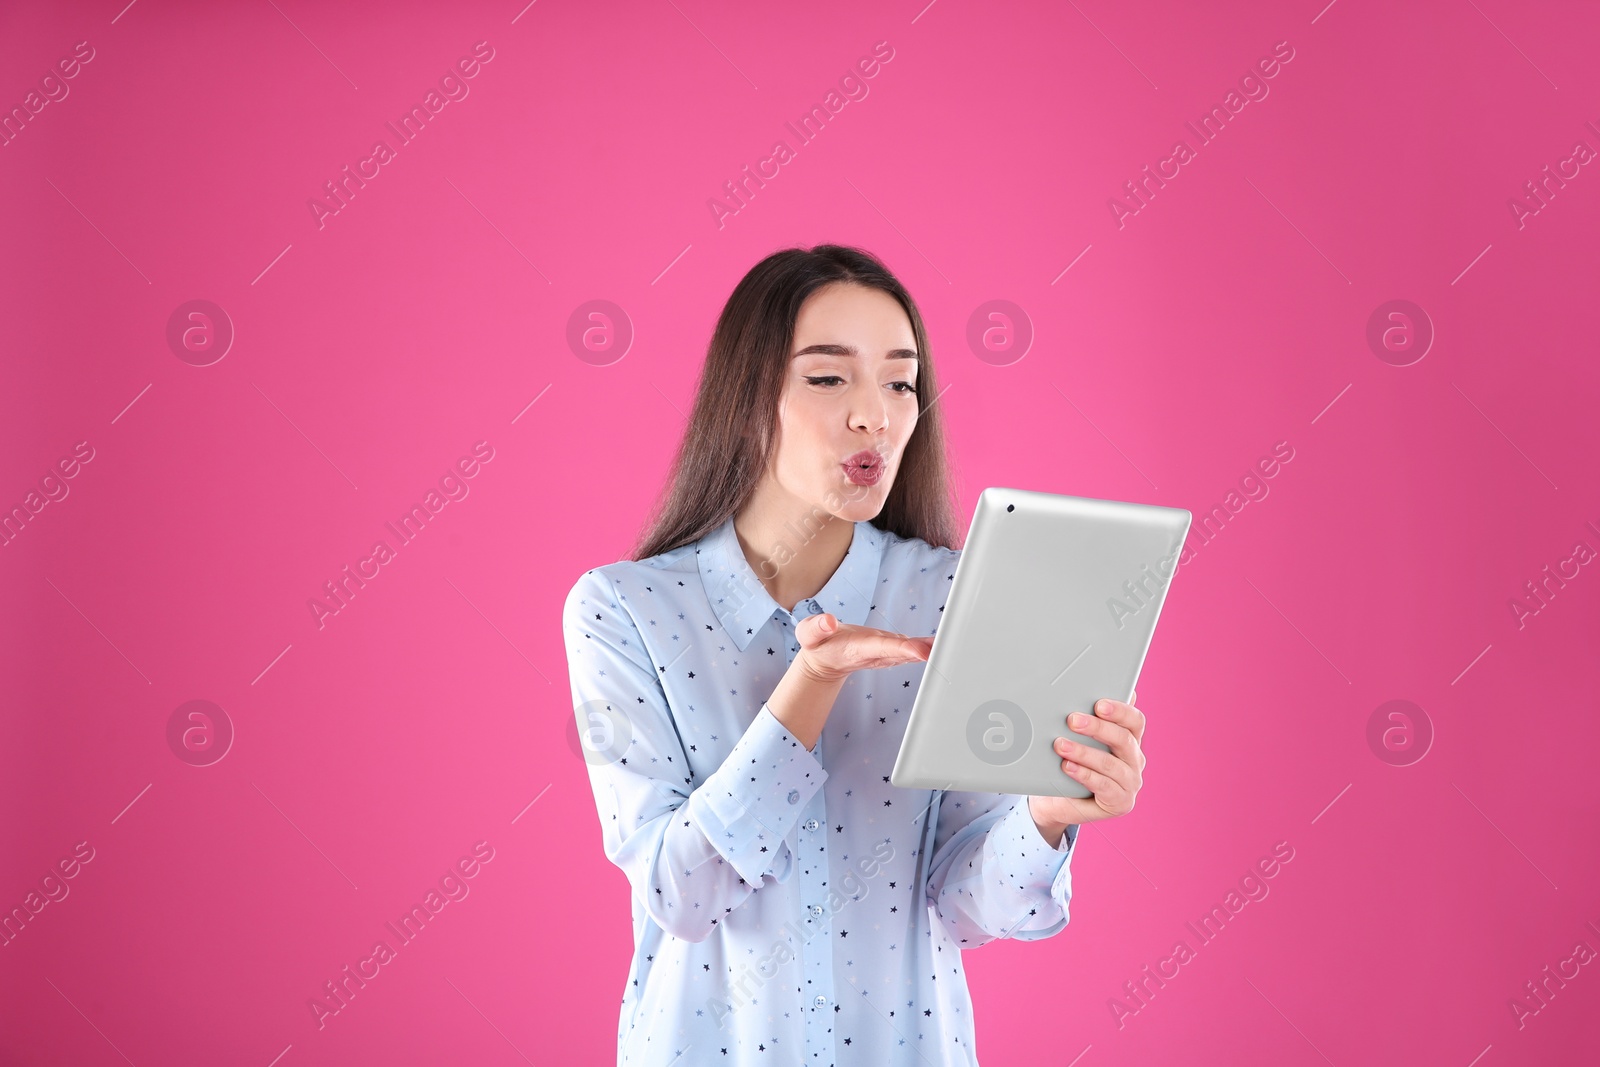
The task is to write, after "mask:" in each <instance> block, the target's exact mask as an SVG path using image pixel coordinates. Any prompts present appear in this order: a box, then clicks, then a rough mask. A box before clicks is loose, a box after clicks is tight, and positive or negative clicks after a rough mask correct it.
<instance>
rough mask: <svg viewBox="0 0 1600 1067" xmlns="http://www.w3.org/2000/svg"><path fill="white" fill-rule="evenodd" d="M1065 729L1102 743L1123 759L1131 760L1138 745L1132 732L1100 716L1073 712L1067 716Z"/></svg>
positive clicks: (1137, 740)
mask: <svg viewBox="0 0 1600 1067" xmlns="http://www.w3.org/2000/svg"><path fill="white" fill-rule="evenodd" d="M1067 727H1068V728H1069V729H1071V730H1072V731H1073V732H1074V733H1079V734H1083V735H1084V736H1085V737H1093V738H1095V739H1097V740H1099V741H1104V742H1105V743H1106V745H1108V746H1109V747H1110V749H1111V751H1112V752H1115V753H1116V754H1117V755H1118V756H1121V757H1124V758H1130V759H1131V757H1132V755H1133V753H1134V751H1135V750H1136V749H1137V747H1138V744H1139V739H1138V738H1136V737H1135V736H1134V735H1133V731H1131V730H1129V729H1128V728H1127V727H1126V726H1123V725H1122V724H1121V723H1118V722H1113V721H1112V720H1111V719H1108V718H1104V717H1102V716H1097V715H1088V714H1085V713H1082V712H1074V713H1073V714H1071V715H1068V716H1067Z"/></svg>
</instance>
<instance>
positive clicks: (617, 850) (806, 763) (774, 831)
mask: <svg viewBox="0 0 1600 1067" xmlns="http://www.w3.org/2000/svg"><path fill="white" fill-rule="evenodd" d="M562 631H563V636H564V640H565V643H566V647H567V663H568V672H569V674H570V676H571V681H572V701H573V712H574V715H575V716H576V718H577V724H578V730H579V735H580V738H581V739H582V742H583V744H582V747H583V753H584V757H585V762H586V765H587V767H588V773H589V784H590V786H591V787H592V788H593V791H594V798H595V807H596V809H597V811H598V813H599V816H600V826H601V830H602V834H603V844H604V847H605V854H606V858H607V859H609V860H610V861H611V862H612V863H614V864H616V865H617V866H618V867H619V868H621V869H622V871H623V872H624V873H625V874H626V875H627V876H628V881H629V883H630V884H631V886H632V888H633V892H634V894H635V895H636V896H637V897H638V898H640V900H641V901H642V902H643V904H644V908H645V911H646V913H647V914H648V915H649V916H650V918H651V919H652V920H653V921H654V922H655V923H656V924H657V925H658V926H660V927H661V928H662V929H663V930H665V931H666V932H667V933H669V934H671V935H672V936H674V937H677V938H681V939H683V940H686V941H703V940H704V939H705V938H707V937H709V936H710V935H711V934H712V932H713V931H715V930H716V928H717V924H718V921H719V920H720V919H721V918H722V917H723V916H725V915H727V914H728V913H729V912H731V911H732V910H733V909H734V908H736V907H738V906H739V905H740V904H741V903H743V902H744V901H745V900H746V899H747V898H748V897H749V896H750V895H751V894H752V893H754V892H755V891H756V890H757V889H759V888H760V887H761V886H762V885H765V884H770V883H773V882H786V881H788V880H789V878H790V877H792V876H793V874H794V870H795V866H796V860H795V857H794V854H793V852H792V851H791V850H790V848H789V845H788V843H787V840H786V839H787V838H788V837H789V835H790V832H791V830H793V828H794V825H795V823H796V822H798V821H799V818H800V813H801V812H802V811H803V810H804V808H805V806H806V803H807V801H809V800H810V799H811V797H812V796H813V795H815V793H816V792H817V790H819V789H821V788H822V783H823V782H824V781H825V780H826V779H827V777H828V773H827V771H826V770H825V769H824V768H823V766H822V764H821V763H820V762H819V761H818V760H817V758H816V756H815V755H814V754H812V752H811V751H810V750H809V749H807V748H806V747H805V745H803V744H801V742H800V740H799V739H798V738H796V737H795V736H794V735H793V734H792V733H790V732H789V730H788V729H787V728H786V727H785V726H784V725H783V724H782V723H781V722H779V721H778V719H777V717H776V716H774V715H773V714H772V710H771V709H770V708H769V707H768V706H767V705H766V704H764V703H763V704H762V706H761V710H760V711H759V712H758V713H757V714H756V717H755V719H754V720H753V721H752V722H751V723H750V725H749V727H747V728H746V730H745V732H744V734H743V736H742V737H740V739H739V740H738V741H737V742H736V743H735V744H734V746H733V748H732V750H731V751H730V752H729V753H728V756H727V758H726V759H725V760H724V761H723V763H722V765H721V766H720V767H718V768H717V769H716V770H715V771H713V772H712V773H711V774H709V775H706V776H705V778H704V779H703V780H702V781H701V782H700V783H699V784H698V785H696V784H695V779H694V773H693V771H692V770H691V769H690V767H689V761H688V759H687V758H686V756H685V753H684V751H683V744H682V741H681V740H680V739H679V736H678V729H677V725H676V723H675V722H674V720H673V715H672V710H671V708H670V707H669V706H668V704H667V699H666V693H665V691H664V690H663V688H662V686H661V680H660V678H659V677H658V669H657V668H656V666H655V664H654V662H653V661H652V660H651V658H650V654H649V652H648V650H647V649H646V648H645V647H644V644H643V641H642V639H641V638H640V634H639V629H638V626H637V624H636V623H635V622H634V620H633V617H632V615H630V614H629V612H628V610H627V609H626V608H625V607H623V606H622V605H621V603H620V600H619V597H618V595H617V591H616V589H615V587H614V586H613V583H612V579H611V578H609V577H608V576H607V575H606V574H604V573H603V572H602V571H601V570H599V569H596V570H591V571H587V572H585V573H584V575H583V576H582V577H580V578H579V579H578V581H577V583H576V584H575V585H574V586H573V587H572V590H571V592H569V593H568V594H567V599H566V603H565V606H564V608H563V615H562Z"/></svg>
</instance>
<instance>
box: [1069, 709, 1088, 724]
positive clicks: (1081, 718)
mask: <svg viewBox="0 0 1600 1067" xmlns="http://www.w3.org/2000/svg"><path fill="white" fill-rule="evenodd" d="M1071 718H1072V722H1071V725H1073V726H1082V725H1083V724H1084V723H1085V722H1087V721H1088V718H1089V717H1088V716H1087V715H1079V714H1078V713H1077V712H1073V713H1072V716H1071Z"/></svg>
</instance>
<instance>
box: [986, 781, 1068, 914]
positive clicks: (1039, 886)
mask: <svg viewBox="0 0 1600 1067" xmlns="http://www.w3.org/2000/svg"><path fill="white" fill-rule="evenodd" d="M1077 840H1078V825H1077V824H1076V823H1074V824H1072V825H1070V826H1068V827H1067V830H1066V833H1064V834H1062V835H1061V844H1060V845H1058V846H1057V847H1055V848H1051V847H1050V844H1049V842H1047V841H1046V840H1045V839H1044V835H1043V834H1041V833H1040V832H1039V827H1038V825H1037V824H1036V823H1034V821H1033V813H1032V812H1030V811H1029V810H1028V798H1027V797H1025V796H1021V797H1018V798H1017V803H1016V806H1015V807H1013V808H1012V809H1011V810H1010V811H1009V812H1007V813H1006V814H1005V815H1004V816H1002V817H1001V819H1000V821H999V822H997V823H995V824H994V825H993V826H992V827H990V828H989V847H990V848H992V849H993V850H994V855H995V858H996V859H998V860H999V861H1000V869H1001V870H1003V871H1005V872H1006V879H1007V881H1008V882H1009V883H1010V884H1011V885H1012V886H1014V887H1015V888H1017V889H1020V890H1022V891H1023V892H1042V893H1050V892H1051V891H1052V890H1053V888H1054V887H1055V883H1056V879H1057V876H1058V875H1059V874H1060V873H1061V871H1062V868H1064V867H1065V866H1066V865H1067V862H1068V861H1069V860H1070V859H1071V858H1072V848H1073V845H1074V844H1076V843H1077Z"/></svg>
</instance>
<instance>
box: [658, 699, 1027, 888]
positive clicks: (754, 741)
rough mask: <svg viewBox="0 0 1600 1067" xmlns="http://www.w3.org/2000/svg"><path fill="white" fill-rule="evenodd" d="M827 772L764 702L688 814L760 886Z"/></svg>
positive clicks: (742, 874) (689, 803)
mask: <svg viewBox="0 0 1600 1067" xmlns="http://www.w3.org/2000/svg"><path fill="white" fill-rule="evenodd" d="M827 778H828V772H827V769H826V768H824V767H823V766H822V763H821V762H820V761H819V760H818V759H817V757H816V756H815V755H814V754H813V753H812V752H811V750H810V749H808V748H806V746H805V745H803V744H801V743H800V740H799V738H797V737H795V736H794V734H792V733H790V732H789V729H788V728H787V727H786V726H784V725H783V723H781V722H779V721H778V717H777V716H776V715H774V714H772V709H771V708H769V707H768V706H767V705H766V704H764V703H763V704H762V705H761V710H760V711H759V712H757V713H756V717H755V719H754V720H753V721H752V722H751V723H750V726H749V728H748V729H746V730H745V732H744V736H743V737H741V738H740V739H739V741H738V742H737V743H736V744H735V745H734V746H733V748H732V750H731V751H729V753H728V757H727V759H725V760H723V761H722V766H721V767H719V768H717V770H716V771H715V772H714V773H712V774H711V775H710V776H709V777H707V778H706V780H705V781H704V782H702V783H701V785H700V787H699V788H698V789H696V790H695V791H694V792H692V793H690V794H689V799H688V801H687V802H686V805H687V809H688V814H689V817H690V818H691V819H693V820H694V821H695V822H696V823H697V824H698V825H699V827H700V829H701V830H702V831H703V832H704V833H705V835H706V839H707V840H708V841H710V842H711V845H712V847H713V848H715V849H716V850H717V851H718V852H719V853H721V855H722V857H723V858H724V859H725V860H727V861H728V863H729V865H731V866H732V867H733V869H734V870H736V871H738V872H739V876H740V877H742V878H743V879H744V880H745V881H746V882H747V883H749V884H750V885H753V886H759V885H760V883H761V879H762V877H763V876H764V875H766V874H767V873H768V872H769V871H771V869H772V865H773V863H774V862H775V861H776V860H777V859H778V855H779V847H780V846H781V845H782V844H783V841H784V839H785V838H786V837H788V836H789V831H791V830H792V829H794V825H795V823H796V822H798V821H799V820H800V814H801V812H802V811H804V810H805V806H806V804H807V803H808V802H810V800H811V798H812V797H813V796H815V795H816V792H817V790H819V789H821V788H822V783H823V782H824V781H826V780H827ZM1029 822H1030V825H1031V823H1032V820H1031V819H1030V820H1029ZM1033 832H1034V835H1035V836H1038V833H1039V831H1038V830H1034V831H1033ZM1039 844H1040V847H1041V848H1043V847H1044V840H1043V838H1040V841H1039Z"/></svg>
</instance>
